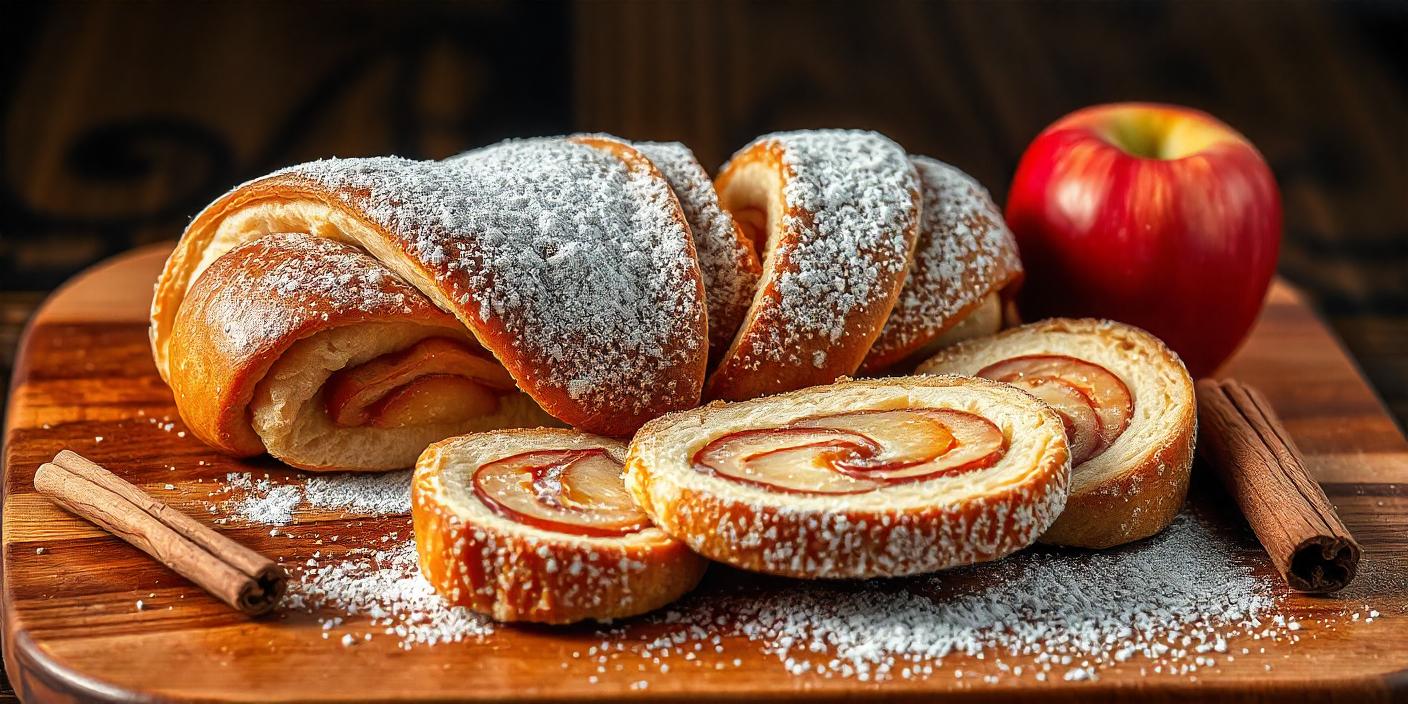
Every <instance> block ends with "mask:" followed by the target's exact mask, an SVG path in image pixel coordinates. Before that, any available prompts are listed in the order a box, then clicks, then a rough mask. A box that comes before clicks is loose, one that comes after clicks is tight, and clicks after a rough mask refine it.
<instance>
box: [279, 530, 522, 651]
mask: <svg viewBox="0 0 1408 704" xmlns="http://www.w3.org/2000/svg"><path fill="white" fill-rule="evenodd" d="M310 562H311V563H312V564H309V565H305V566H302V567H299V568H296V569H295V570H294V579H292V580H290V583H289V588H288V592H287V593H286V594H285V595H284V598H283V599H282V601H281V602H280V604H279V605H280V607H281V608H284V609H294V610H301V611H314V612H317V613H322V614H325V615H329V616H328V617H327V620H325V621H324V622H323V624H324V629H325V631H324V632H326V631H327V630H330V629H331V628H333V627H336V626H338V625H341V624H342V621H343V617H344V616H365V617H367V618H369V619H370V620H371V625H372V627H373V630H380V631H381V633H382V634H384V635H390V636H393V637H396V638H398V639H399V640H400V645H401V647H402V648H409V647H410V646H411V645H413V644H424V645H434V644H436V643H446V642H458V641H462V640H464V639H466V638H479V637H482V636H486V635H488V634H490V633H493V632H494V624H493V622H492V621H490V620H488V619H487V618H485V617H483V616H480V615H478V614H476V613H474V612H473V611H470V610H469V609H466V608H463V607H459V606H451V605H449V604H447V603H446V602H445V600H444V599H442V598H441V597H440V595H439V594H436V593H435V589H434V588H433V587H431V586H430V583H429V582H427V581H426V580H425V578H424V577H422V576H421V574H420V567H419V565H418V563H417V560H416V546H415V542H414V541H409V540H407V541H400V542H397V543H395V544H394V545H393V546H392V547H390V548H388V549H383V550H372V549H367V548H358V549H355V550H352V551H351V552H350V554H349V555H348V556H346V557H343V558H341V559H338V560H331V561H327V563H326V564H323V563H320V562H318V561H316V560H310ZM351 635H352V634H350V633H349V634H345V635H344V636H343V644H344V645H348V644H349V643H350V642H356V639H355V638H354V639H353V640H352V641H350V642H349V641H348V640H347V638H348V637H349V636H351ZM365 635H366V636H368V637H369V636H370V635H371V634H370V633H367V634H365Z"/></svg>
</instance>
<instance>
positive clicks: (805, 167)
mask: <svg viewBox="0 0 1408 704" xmlns="http://www.w3.org/2000/svg"><path fill="white" fill-rule="evenodd" d="M715 185H716V186H717V188H718V194H719V201H720V202H721V203H722V204H723V207H724V209H725V210H728V211H729V212H730V213H732V214H733V217H734V219H735V220H736V221H737V222H738V223H739V225H740V226H741V227H742V229H743V232H744V234H745V235H746V237H747V238H748V239H749V240H750V241H751V242H752V244H753V247H754V249H755V251H757V252H758V253H759V255H760V258H761V259H762V277H761V278H760V280H759V282H758V287H757V291H756V292H755V294H754V296H753V299H752V304H751V305H750V307H749V308H748V312H747V315H746V317H745V318H744V319H743V322H742V324H741V325H740V327H739V330H738V334H737V336H736V337H735V338H734V339H733V342H732V344H731V345H730V346H729V348H728V349H727V350H726V351H725V352H724V353H723V355H722V357H721V359H720V360H719V363H718V366H717V367H716V368H715V369H714V371H713V373H712V375H711V376H710V378H709V381H708V386H707V388H706V391H705V395H706V396H709V397H712V398H720V399H726V400H739V399H746V398H753V397H756V396H761V395H764V394H770V393H778V392H782V391H790V390H793V389H799V388H802V387H806V386H813V385H816V384H826V383H830V382H832V381H834V380H835V379H836V378H837V377H840V376H844V375H849V374H853V373H855V371H856V369H857V368H859V366H860V363H861V360H862V359H863V358H864V357H865V355H866V352H867V351H868V350H869V349H870V345H871V343H872V342H873V341H874V340H875V338H876V336H877V335H879V334H880V330H881V328H882V327H883V326H884V324H885V319H886V317H887V316H888V315H889V314H890V309H891V307H892V306H894V304H895V299H896V297H897V296H898V295H899V292H900V287H901V285H902V284H903V283H904V278H905V273H906V271H907V270H908V268H909V264H910V257H911V254H912V251H913V249H914V243H915V240H916V238H917V237H918V233H919V219H920V217H919V216H920V192H919V180H918V177H917V175H916V174H915V170H914V167H913V166H911V165H910V163H909V158H908V157H907V156H906V155H905V153H904V150H903V149H901V148H900V147H899V145H897V144H895V143H894V142H892V141H890V140H889V139H887V138H885V137H883V136H881V135H879V134H876V133H874V132H861V131H853V130H813V131H804V132H783V133H777V134H771V135H766V136H764V137H760V138H759V139H757V140H756V141H754V142H753V143H752V144H750V145H748V146H747V147H745V148H743V149H742V150H741V151H739V152H738V153H737V154H735V155H734V156H733V158H732V159H731V160H730V161H729V163H728V164H727V165H725V166H724V168H723V170H722V171H721V172H720V173H719V176H718V178H717V179H716V180H715Z"/></svg>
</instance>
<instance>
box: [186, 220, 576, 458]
mask: <svg viewBox="0 0 1408 704" xmlns="http://www.w3.org/2000/svg"><path fill="white" fill-rule="evenodd" d="M169 349H170V352H171V361H172V374H171V390H172V392H173V394H174V395H175V398H176V405H177V407H178V408H179V409H181V414H182V417H183V419H184V420H185V421H186V424H187V426H188V427H189V428H190V429H191V431H192V432H193V433H195V435H196V436H197V437H199V438H201V439H202V440H204V441H206V442H207V443H208V444H210V445H211V446H213V447H215V448H217V449H219V450H222V451H224V452H227V453H229V454H233V455H239V456H248V455H257V454H260V453H262V452H266V451H267V452H268V453H269V454H271V455H273V456H274V457H276V458H278V459H280V460H282V461H283V462H285V463H287V464H290V465H293V466H295V467H301V468H303V469H310V470H341V469H348V470H381V469H393V468H397V467H408V466H410V465H411V463H413V462H415V458H416V456H417V455H419V454H420V450H422V449H424V447H425V446H426V445H428V444H430V443H431V442H434V441H436V440H439V439H441V438H444V437H447V436H449V435H455V434H457V433H464V432H471V431H474V430H483V429H489V428H499V427H504V426H521V425H536V424H540V423H555V422H556V421H554V420H553V419H552V417H551V416H548V415H547V414H545V413H543V411H542V410H541V409H539V408H538V405H537V404H536V403H534V402H533V400H532V399H531V398H529V397H528V396H527V395H526V394H523V393H522V392H520V391H518V389H517V388H516V386H515V385H514V381H513V377H511V376H509V374H508V372H507V371H506V370H505V369H504V368H503V366H501V365H500V364H498V363H497V362H495V361H494V358H493V356H492V355H491V354H489V353H488V352H487V351H485V350H484V349H483V348H482V347H480V346H479V344H478V343H477V342H476V341H475V339H474V338H473V336H471V335H470V334H469V333H468V331H466V330H465V328H464V326H463V325H461V324H460V323H459V321H457V320H455V318H454V316H452V315H450V314H448V313H446V312H444V311H442V310H440V309H439V308H437V307H436V306H435V305H434V304H433V303H431V301H430V299H428V298H427V297H426V296H425V295H424V294H422V293H421V292H420V291H417V290H416V289H415V288H412V287H411V286H410V285H409V284H407V283H406V282H405V281H403V280H401V279H400V278H399V277H397V276H396V275H395V274H393V273H391V271H390V270H389V269H387V268H386V267H385V266H383V265H382V264H381V262H379V261H377V260H376V259H375V258H373V257H371V256H369V255H368V254H366V253H365V252H363V251H361V250H360V249H357V248H356V247H353V246H351V245H347V244H343V243H341V242H335V241H333V240H329V239H323V238H320V237H314V236H312V235H305V234H274V235H267V236H265V237H261V238H259V239H256V240H253V241H250V242H246V243H245V244H242V245H240V246H238V247H236V248H235V249H233V250H231V251H229V252H227V253H226V254H225V255H223V256H221V257H220V258H218V259H216V260H215V261H214V262H212V263H211V265H210V267H209V268H208V269H207V270H206V271H205V272H204V273H203V274H202V275H201V276H200V278H198V279H197V280H196V281H195V283H194V285H192V286H191V288H190V290H189V291H187V293H186V299H185V301H184V302H183V303H182V305H181V307H180V309H179V310H178V311H177V313H176V317H175V320H174V321H173V325H172V336H171V340H170V346H169Z"/></svg>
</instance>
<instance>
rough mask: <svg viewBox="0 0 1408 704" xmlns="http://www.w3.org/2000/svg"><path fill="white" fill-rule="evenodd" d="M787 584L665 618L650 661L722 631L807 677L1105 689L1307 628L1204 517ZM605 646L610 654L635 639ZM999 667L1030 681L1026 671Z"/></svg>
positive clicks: (613, 635)
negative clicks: (1094, 544)
mask: <svg viewBox="0 0 1408 704" xmlns="http://www.w3.org/2000/svg"><path fill="white" fill-rule="evenodd" d="M951 585H952V586H951ZM786 586H787V588H786V589H780V590H766V591H763V592H752V593H750V592H747V591H740V592H738V593H735V594H731V595H718V594H711V595H709V598H708V599H705V598H693V599H691V600H690V601H689V603H687V604H686V605H684V606H681V607H678V608H675V609H672V610H669V611H667V612H665V613H663V614H660V615H658V616H656V617H654V618H653V620H654V621H655V622H656V623H659V624H664V625H666V626H668V630H667V632H666V633H665V635H663V636H662V635H660V634H659V633H658V631H652V632H651V640H650V641H648V642H646V643H644V645H643V650H644V656H648V657H657V658H658V649H659V648H661V647H662V645H663V646H667V652H668V649H669V648H673V649H674V650H675V651H676V652H689V651H690V650H697V649H695V648H692V647H690V646H691V643H692V642H697V641H699V640H704V639H708V640H706V643H713V644H718V643H719V642H720V641H719V640H718V638H717V635H718V634H719V633H720V632H722V633H723V634H724V635H725V636H735V637H737V636H741V637H743V638H746V639H747V640H749V641H753V642H755V643H757V644H759V645H761V647H762V648H763V649H764V650H765V651H766V652H769V653H771V654H773V655H774V656H776V657H777V659H778V660H779V661H780V662H781V663H782V664H783V666H784V667H785V669H786V670H787V671H788V672H790V673H792V674H798V675H800V674H805V673H814V674H818V675H822V676H826V677H854V678H857V679H860V680H884V679H892V678H896V677H903V678H910V677H924V676H929V675H932V674H934V673H935V672H937V671H939V670H940V669H941V668H942V667H943V661H944V658H946V657H949V656H950V655H954V654H962V655H965V656H972V657H975V658H977V659H985V658H992V659H994V660H996V661H997V662H998V663H1001V662H1002V659H1003V658H1008V659H1011V660H1013V661H1016V662H1021V663H1025V664H1026V665H1025V666H1026V668H1027V670H1026V671H1027V674H1028V676H1034V677H1035V678H1036V679H1046V677H1047V675H1046V674H1045V673H1051V675H1050V676H1052V677H1060V678H1063V679H1068V680H1069V679H1095V678H1098V676H1099V671H1100V670H1101V669H1104V668H1107V667H1113V666H1116V665H1118V664H1120V663H1124V662H1127V661H1130V660H1143V661H1144V662H1142V663H1140V666H1141V668H1143V667H1148V668H1152V669H1153V671H1154V672H1163V673H1169V674H1187V673H1189V672H1196V671H1197V669H1198V668H1199V667H1205V666H1210V665H1212V664H1214V663H1215V661H1216V659H1218V658H1221V657H1223V656H1222V653H1225V652H1226V651H1227V649H1228V646H1227V643H1228V641H1229V640H1233V639H1236V638H1243V637H1249V638H1252V639H1256V640H1260V639H1263V638H1267V639H1290V640H1292V641H1294V640H1296V639H1298V637H1297V636H1294V635H1292V633H1293V632H1294V631H1296V630H1299V625H1298V623H1297V622H1296V621H1295V620H1294V619H1289V618H1287V617H1286V616H1284V615H1283V614H1281V613H1279V611H1278V599H1277V597H1276V596H1275V593H1274V592H1273V590H1272V587H1271V584H1270V583H1269V582H1267V581H1265V580H1264V579H1261V578H1259V577H1257V576H1255V575H1254V574H1253V573H1252V571H1251V569H1250V568H1249V567H1248V566H1247V565H1245V564H1244V563H1243V562H1242V561H1241V560H1239V558H1238V555H1237V554H1236V552H1235V550H1234V548H1233V547H1232V546H1231V545H1230V544H1229V543H1228V542H1226V541H1225V540H1223V539H1221V538H1219V537H1218V536H1216V535H1215V534H1214V533H1213V531H1212V529H1211V527H1210V526H1208V525H1207V524H1206V523H1204V522H1203V521H1202V520H1201V519H1198V518H1196V517H1193V516H1190V515H1184V516H1182V517H1180V518H1179V519H1178V520H1176V521H1175V522H1174V524H1173V525H1172V526H1170V527H1169V529H1168V530H1167V531H1165V532H1164V533H1163V534H1162V535H1160V536H1158V537H1156V538H1154V539H1151V540H1149V541H1146V542H1143V543H1137V544H1135V545H1132V546H1128V547H1126V548H1123V549H1119V550H1114V551H1110V552H1104V553H1078V552H1071V551H1060V550H1035V551H1031V552H1027V553H1022V554H1019V555H1017V556H1014V557H1012V558H1008V559H1006V560H1003V561H1000V562H996V563H990V564H987V565H979V566H975V567H970V568H965V569H961V570H955V571H953V572H948V573H944V574H943V575H941V576H936V577H930V578H925V579H921V580H913V581H898V582H868V583H832V584H825V583H793V582H789V583H787V585H786ZM603 637H604V640H603V646H606V647H610V646H611V644H613V643H615V642H618V641H619V640H620V639H623V638H629V635H628V631H627V630H626V629H618V630H614V631H609V632H605V633H603ZM638 644H639V641H638ZM720 652H721V651H720ZM998 670H999V671H1004V672H1006V673H1008V674H1015V675H1017V676H1021V675H1022V673H1023V667H1022V666H1021V665H1018V666H1016V667H1015V672H1014V671H1013V667H1011V666H1010V665H999V666H998ZM958 676H960V677H961V676H962V674H961V671H959V673H958Z"/></svg>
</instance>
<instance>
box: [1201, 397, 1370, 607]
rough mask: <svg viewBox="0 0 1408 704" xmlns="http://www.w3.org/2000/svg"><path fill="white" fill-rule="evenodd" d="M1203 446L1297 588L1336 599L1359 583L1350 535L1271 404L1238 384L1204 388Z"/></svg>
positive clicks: (1269, 551) (1355, 549) (1354, 544)
mask: <svg viewBox="0 0 1408 704" xmlns="http://www.w3.org/2000/svg"><path fill="white" fill-rule="evenodd" d="M1197 391H1198V421H1199V426H1200V431H1199V436H1200V437H1199V442H1198V446H1199V449H1200V451H1201V452H1202V454H1203V456H1204V457H1205V458H1206V459H1207V460H1209V464H1211V465H1212V467H1213V469H1215V470H1216V471H1217V474H1218V476H1220V477H1221V478H1222V483H1223V485H1224V486H1226V487H1227V491H1228V492H1229V493H1230V494H1232V497H1233V498H1234V499H1236V501H1237V505H1238V506H1240V507H1241V508H1242V514H1243V515H1245V516H1246V518H1247V523H1249V524H1251V527H1252V530H1253V531H1255V532H1256V536H1257V539H1259V540H1260V541H1261V544H1262V546H1263V547H1265V548H1266V553H1267V554H1268V555H1270V556H1271V562H1272V564H1273V565H1275V567H1276V569H1277V570H1278V571H1280V572H1281V576H1282V577H1284V578H1285V580H1286V584H1289V585H1290V586H1291V588H1292V589H1295V590H1298V591H1303V592H1333V591H1338V590H1340V589H1343V588H1344V587H1345V586H1346V585H1348V584H1349V583H1350V581H1351V580H1353V579H1354V574H1355V571H1356V570H1357V569H1358V566H1359V554H1360V548H1359V543H1357V542H1355V540H1354V537H1353V536H1351V535H1350V534H1349V530H1348V529H1346V528H1345V526H1344V523H1342V522H1341V521H1340V518H1339V516H1338V515H1336V514H1335V509H1334V507H1333V506H1331V505H1330V501H1329V499H1327V498H1326V497H1325V492H1324V490H1322V489H1321V488H1320V485H1319V484H1317V483H1316V482H1315V480H1314V479H1313V478H1311V476H1310V474H1309V473H1307V472H1306V471H1305V463H1304V462H1303V461H1302V460H1301V455H1300V452H1299V451H1298V450H1296V446H1295V444H1294V443H1292V442H1291V437H1290V435H1289V434H1288V433H1287V432H1286V429H1285V427H1284V426H1283V425H1282V424H1281V421H1280V419H1279V418H1277V417H1276V413H1275V411H1273V410H1272V409H1271V404H1270V403H1267V401H1266V398H1265V397H1263V396H1262V395H1261V392H1259V391H1257V390H1256V389H1255V388H1253V387H1252V386H1249V385H1247V384H1244V383H1242V382H1240V381H1237V380H1235V379H1223V380H1213V379H1203V380H1202V381H1199V382H1198V384H1197Z"/></svg>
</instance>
